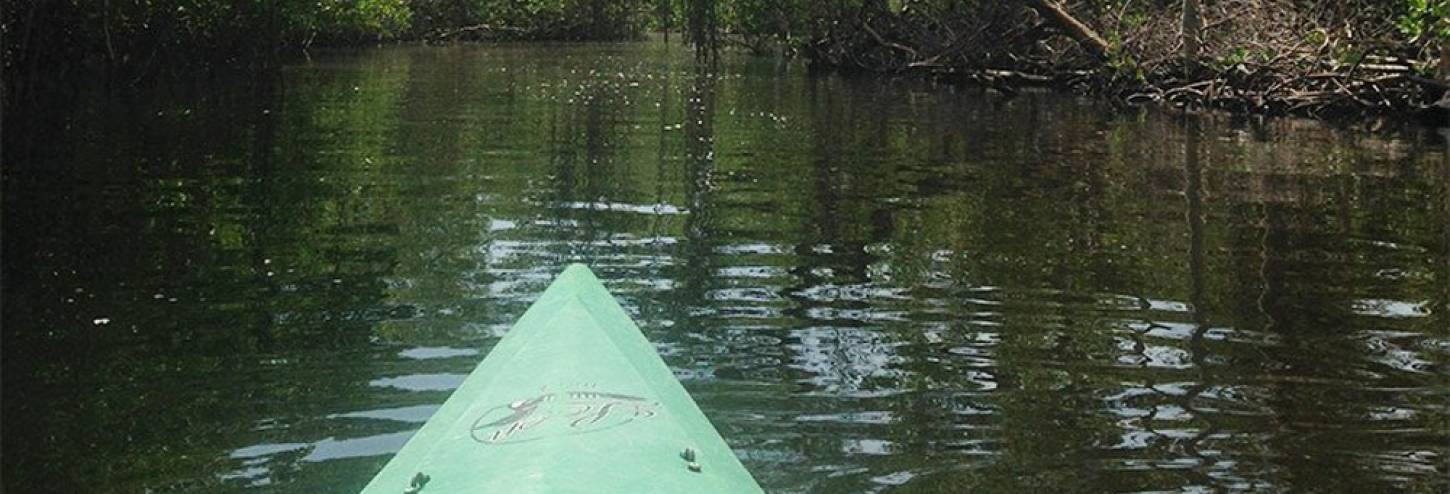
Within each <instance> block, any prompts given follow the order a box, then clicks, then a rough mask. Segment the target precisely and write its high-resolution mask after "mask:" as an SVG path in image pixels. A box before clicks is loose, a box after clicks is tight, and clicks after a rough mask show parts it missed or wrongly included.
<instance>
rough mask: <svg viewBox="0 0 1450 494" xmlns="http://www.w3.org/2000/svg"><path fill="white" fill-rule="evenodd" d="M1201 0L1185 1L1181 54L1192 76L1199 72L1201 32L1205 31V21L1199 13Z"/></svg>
mask: <svg viewBox="0 0 1450 494" xmlns="http://www.w3.org/2000/svg"><path fill="white" fill-rule="evenodd" d="M1198 2H1199V0H1183V24H1182V26H1181V27H1182V29H1183V31H1182V34H1181V35H1182V42H1183V49H1182V50H1181V51H1180V52H1179V54H1180V55H1181V56H1182V57H1183V67H1184V69H1185V70H1187V71H1188V72H1189V73H1190V74H1191V73H1193V72H1197V71H1198V51H1199V38H1198V36H1199V31H1201V30H1202V29H1203V19H1202V18H1201V17H1199V13H1198Z"/></svg>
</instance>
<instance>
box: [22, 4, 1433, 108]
mask: <svg viewBox="0 0 1450 494" xmlns="http://www.w3.org/2000/svg"><path fill="white" fill-rule="evenodd" d="M0 28H3V29H0V33H3V37H4V48H3V55H4V81H3V82H4V98H5V100H4V103H5V108H6V109H7V110H12V111H13V112H15V113H21V114H24V113H26V111H25V110H26V108H25V105H26V103H27V102H29V101H30V100H31V96H32V95H33V94H34V93H36V92H37V91H53V90H54V88H52V87H48V86H54V85H56V84H57V81H65V80H67V78H74V77H86V76H89V75H90V74H94V73H102V74H107V75H121V76H123V77H124V79H125V80H129V81H131V84H137V85H139V84H143V83H145V81H148V80H150V79H153V78H157V77H161V76H163V75H165V74H168V73H173V72H177V71H186V70H195V68H196V67H200V66H213V67H217V66H227V67H236V66H241V67H250V68H266V67H270V66H275V65H277V64H279V63H280V61H281V60H286V59H288V58H290V57H295V56H299V55H301V54H303V53H305V51H306V50H307V49H308V48H309V47H313V46H348V45H361V44H374V43H379V42H390V41H422V42H427V43H434V44H437V43H454V42H466V41H530V40H569V41H618V40H630V39H640V38H642V37H644V35H645V34H646V33H650V32H658V33H664V36H665V37H666V39H667V40H668V39H669V37H670V36H671V34H674V33H678V34H677V35H678V36H681V38H680V39H682V40H683V41H686V42H689V43H692V44H693V45H694V46H695V48H696V54H697V57H698V58H700V59H701V60H702V61H704V62H708V61H709V60H710V59H712V58H714V57H715V56H716V55H718V53H719V52H720V50H721V49H741V50H746V51H749V52H751V53H756V54H763V55H764V54H774V55H780V56H788V57H801V58H804V59H806V60H807V61H808V62H809V63H811V64H812V65H814V66H821V67H829V68H834V69H841V70H851V71H866V72H874V73H884V74H925V75H929V76H932V77H937V78H942V79H947V80H953V81H962V82H970V83H975V84H979V85H982V86H986V87H991V88H994V89H996V90H999V91H1002V92H1004V93H1008V94H1011V93H1014V92H1016V91H1017V90H1018V89H1019V88H1022V87H1029V86H1048V87H1055V88H1059V89H1063V90H1068V91H1073V92H1078V93H1086V94H1093V95H1097V96H1101V97H1103V98H1105V99H1108V100H1110V101H1116V102H1120V103H1125V104H1154V103H1157V104H1165V105H1170V106H1173V107H1178V108H1184V109H1189V110H1197V109H1220V110H1227V111H1229V112H1232V113H1240V114H1264V115H1297V116H1306V117H1313V118H1321V119H1344V118H1368V117H1376V116H1377V117H1388V118H1397V119H1398V118H1404V117H1408V118H1418V119H1420V120H1421V121H1423V122H1426V123H1429V124H1432V125H1443V124H1444V121H1445V115H1446V113H1447V111H1450V91H1447V89H1450V57H1441V55H1440V54H1441V52H1443V51H1450V0H1080V1H1068V0H1022V1H988V0H313V1H300V0H250V1H241V2H237V1H227V2H220V1H210V0H94V1H86V2H80V1H60V2H55V1H47V0H18V1H15V2H11V3H10V4H9V5H7V8H6V9H4V12H3V26H0ZM82 74H85V75H82ZM33 110H39V109H38V108H37V109H33ZM12 115H14V113H12Z"/></svg>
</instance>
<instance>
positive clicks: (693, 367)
mask: <svg viewBox="0 0 1450 494" xmlns="http://www.w3.org/2000/svg"><path fill="white" fill-rule="evenodd" d="M690 60H691V59H690V57H689V55H688V53H687V52H686V51H685V50H683V49H681V48H678V47H666V46H664V45H661V44H650V43H643V44H629V45H604V46H599V45H592V46H590V45H585V46H544V45H532V46H507V45H504V46H481V47H451V48H426V47H393V48H382V49H375V50H366V51H360V52H346V53H322V54H314V56H313V58H312V59H311V60H310V61H306V62H302V63H297V64H295V65H293V66H289V67H288V68H286V69H285V70H283V71H282V72H281V73H280V74H279V75H276V76H275V77H261V78H258V79H256V80H246V81H226V80H223V79H221V78H208V77H205V76H199V77H198V79H197V80H195V81H189V82H186V83H169V84H167V85H163V86H159V87H156V88H154V89H153V90H152V91H146V92H143V93H145V94H142V95H136V94H133V93H129V92H127V93H125V94H121V93H120V92H107V91H106V90H105V88H104V87H95V88H92V87H89V86H85V85H84V84H82V87H80V88H78V91H79V92H78V93H77V94H78V95H77V96H75V98H76V99H74V101H76V104H75V105H74V106H75V108H79V110H74V111H72V110H57V111H58V112H63V113H62V114H61V115H59V116H58V117H56V118H63V119H67V120H68V121H69V122H70V124H69V126H68V127H66V128H64V129H62V130H58V131H57V132H55V133H54V134H51V135H45V136H39V137H36V136H31V138H30V140H28V141H25V142H22V143H21V144H22V145H25V146H28V147H27V148H26V149H28V150H29V151H27V154H25V155H24V158H23V159H21V160H20V161H18V162H12V163H7V164H6V169H5V189H4V205H5V210H4V213H5V216H4V221H5V224H4V247H5V251H4V262H5V263H4V290H5V293H4V335H3V336H4V347H3V348H4V360H3V375H4V401H3V409H4V439H3V441H4V445H3V446H4V461H3V465H4V466H3V472H0V473H3V479H4V481H3V483H4V487H5V488H8V489H9V490H13V491H14V492H118V493H121V492H125V493H131V492H157V493H162V492H166V493H170V492H246V493H253V492H256V493H261V492H279V493H281V492H287V493H351V492H355V491H356V490H357V489H358V488H360V487H361V486H362V485H363V484H364V483H366V482H367V480H368V479H369V478H370V477H371V476H372V475H373V473H375V472H376V471H377V470H378V469H379V468H380V467H381V466H382V464H383V463H384V462H386V461H387V460H388V458H389V456H390V455H391V454H393V453H394V452H395V451H397V450H398V448H399V447H401V445H402V444H403V442H404V441H406V439H407V438H408V437H409V435H410V434H411V433H412V431H414V430H415V429H417V428H418V427H419V426H420V424H421V423H423V422H424V421H425V420H426V419H427V418H428V417H429V415H430V414H431V413H432V412H433V411H434V410H435V409H436V407H437V406H438V405H439V404H440V403H441V402H442V401H443V400H444V399H445V398H446V397H447V395H448V393H449V391H450V390H451V389H452V388H454V387H455V386H456V385H458V383H459V382H460V380H461V379H462V378H463V376H464V374H465V373H467V372H468V371H469V370H470V369H471V368H472V367H473V365H474V364H475V363H476V362H477V361H478V360H479V359H480V358H481V357H482V355H483V354H484V353H485V352H487V351H488V349H489V348H491V347H492V346H493V345H494V343H495V342H497V341H498V339H499V337H500V336H501V335H502V334H503V333H505V332H506V331H507V330H508V327H509V324H510V323H511V322H512V321H513V320H514V319H515V318H516V317H518V316H519V315H520V314H521V313H522V312H523V311H524V309H525V308H526V307H527V306H528V305H529V302H530V301H531V300H533V299H534V298H535V297H536V296H537V295H538V294H539V292H540V291H541V290H542V289H543V288H544V287H545V286H546V285H547V284H548V282H549V280H550V279H551V277H552V276H553V275H554V274H556V273H557V272H558V271H559V270H560V269H561V268H562V266H564V265H565V264H566V263H570V262H586V263H589V264H590V265H591V266H593V267H594V268H595V270H596V272H597V273H598V274H599V276H600V277H601V278H603V279H604V280H605V281H606V284H607V285H608V286H609V288H610V289H611V290H613V291H614V292H615V293H616V294H617V295H618V297H619V299H620V301H621V302H622V303H623V304H624V305H625V306H626V308H627V310H629V311H630V312H631V313H632V314H633V315H634V316H635V317H637V318H638V321H639V322H640V324H641V326H642V327H643V329H644V331H645V332H646V333H647V335H648V336H649V337H650V338H651V339H652V340H653V341H654V342H656V344H657V345H658V347H659V349H660V351H661V352H662V354H663V355H664V356H665V360H666V361H667V362H668V363H669V364H670V366H671V367H673V368H674V370H675V372H676V374H677V375H678V376H679V377H680V379H681V380H682V381H683V382H684V384H685V386H686V387H687V388H688V389H689V390H690V391H691V392H692V393H694V394H695V396H696V397H697V399H698V400H699V402H700V405H701V407H702V408H703V409H704V410H705V411H706V413H707V414H709V415H710V417H711V418H712V419H713V420H714V422H715V423H716V425H717V426H718V427H719V428H720V430H721V432H722V433H723V435H724V436H725V437H726V438H727V439H728V440H729V442H730V444H731V446H733V447H734V448H735V450H736V452H737V453H738V454H739V455H740V457H741V458H742V459H743V460H744V462H745V464H746V466H747V467H748V468H750V469H751V470H752V471H753V472H754V473H755V475H756V476H757V477H758V478H759V480H760V482H761V483H762V484H763V485H764V486H765V487H766V488H767V490H769V491H772V492H821V493H837V492H964V491H976V492H1041V491H1042V490H1044V489H1050V490H1053V491H1067V492H1077V491H1170V492H1175V491H1176V492H1207V491H1220V490H1222V491H1265V492H1273V491H1284V490H1298V491H1354V492H1383V491H1418V492H1446V491H1447V489H1450V480H1447V478H1450V459H1447V458H1450V456H1447V455H1450V367H1447V362H1450V306H1447V304H1450V160H1447V157H1446V153H1445V142H1444V140H1443V139H1442V137H1441V136H1439V135H1436V134H1434V133H1433V132H1431V131H1412V132H1411V133H1410V134H1408V135H1400V136H1398V137H1384V136H1380V137H1368V136H1363V135H1358V136H1357V135H1353V134H1349V133H1345V132H1338V131H1332V130H1326V129H1324V128H1322V127H1321V126H1318V125H1314V124H1305V123H1302V122H1277V123H1272V124H1269V125H1258V126H1256V125H1243V124H1234V123H1232V122H1212V121H1185V120H1182V119H1179V118H1178V117H1174V116H1171V115H1164V114H1159V113H1152V112H1150V113H1148V114H1143V115H1139V114H1123V113H1114V112H1109V111H1106V109H1104V108H1102V107H1100V106H1095V105H1092V104H1089V103H1086V102H1083V101H1079V100H1076V99H1074V98H1070V97H1064V96H1054V95H1045V94H1041V95H1039V94H1026V95H1021V96H1018V97H1016V98H1010V99H1009V98H1003V97H1000V96H997V95H994V94H991V93H983V92H981V91H978V90H975V89H970V88H951V87H944V86H937V85H932V84H930V83H926V82H921V81H892V80H878V79H871V78H859V77H841V76H838V75H830V74H812V73H810V72H809V71H807V70H806V68H805V67H803V66H801V65H796V64H787V63H780V62H778V61H774V60H769V59H748V58H737V59H732V60H730V61H728V62H727V63H726V64H725V65H724V66H723V67H722V68H721V69H720V70H718V71H715V73H709V72H704V71H698V70H696V69H695V68H694V67H693V66H692V64H691V63H690ZM98 86H99V85H98ZM64 112H71V113H64ZM67 115H68V116H67ZM7 124H10V122H7ZM17 141H18V139H17ZM11 144H15V143H14V142H12V143H11Z"/></svg>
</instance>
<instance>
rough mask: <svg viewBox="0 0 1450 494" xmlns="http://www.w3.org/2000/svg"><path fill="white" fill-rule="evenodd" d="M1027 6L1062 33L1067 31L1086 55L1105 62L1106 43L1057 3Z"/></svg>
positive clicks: (1032, 0)
mask: <svg viewBox="0 0 1450 494" xmlns="http://www.w3.org/2000/svg"><path fill="white" fill-rule="evenodd" d="M1027 5H1028V6H1029V7H1032V10H1036V11H1037V13H1038V14H1040V15H1042V16H1043V17H1046V18H1048V19H1050V20H1052V22H1053V23H1054V24H1057V25H1058V27H1061V28H1062V29H1063V30H1064V31H1067V35H1068V36H1070V37H1072V39H1074V40H1077V42H1078V44H1080V45H1082V46H1083V48H1085V49H1087V51H1088V53H1091V54H1092V55H1093V56H1094V57H1097V58H1098V59H1100V60H1106V59H1107V58H1108V52H1109V51H1110V49H1109V47H1108V42H1107V41H1104V40H1103V37H1102V36H1099V35H1098V33H1097V32H1096V31H1093V29H1092V28H1090V27H1088V26H1087V24H1083V23H1082V21H1079V20H1077V18H1075V17H1073V16H1072V14H1071V13H1069V12H1068V11H1067V9H1064V8H1062V6H1060V5H1058V4H1057V2H1054V1H1052V0H1027Z"/></svg>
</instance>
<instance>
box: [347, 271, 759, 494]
mask: <svg viewBox="0 0 1450 494" xmlns="http://www.w3.org/2000/svg"><path fill="white" fill-rule="evenodd" d="M362 492H363V494H399V493H403V494H445V493H446V494H461V493H489V494H497V493H504V492H507V493H564V492H589V493H615V492H618V493H650V492H659V493H666V492H668V493H680V492H690V493H737V492H741V493H746V492H751V493H754V492H762V490H761V488H760V486H759V484H757V483H756V482H755V479H754V478H753V477H751V475H750V472H748V471H746V470H745V467H744V466H742V465H741V464H740V460H739V459H737V458H736V457H735V453H734V452H733V451H731V450H730V447H729V446H727V445H726V444H725V440H724V439H723V438H721V437H720V433H719V432H718V431H716V430H715V428H714V427H713V426H712V425H710V421H709V420H708V419H706V418H705V414H704V413H702V412H701V411H700V408H699V406H697V405H696V404H695V401H694V400H693V399H691V398H690V395H689V393H688V392H686V391H685V388H684V386H682V385H680V382H679V380H677V379H675V376H674V374H673V373H672V372H671V371H670V369H669V367H668V366H666V365H665V362H664V360H662V359H661V358H660V356H659V354H658V353H657V352H656V351H655V348H654V345H652V344H650V342H649V341H648V340H646V339H645V337H644V334H642V333H640V330H639V328H638V327H637V326H635V324H634V321H632V320H631V319H630V317H629V315H628V314H626V313H625V312H624V309H622V308H620V306H619V304H618V303H617V302H615V300H614V297H613V296H611V295H610V294H609V292H608V291H607V290H605V288H604V285H602V284H600V282H599V279H598V278H596V277H595V276H594V273H592V272H590V271H589V268H587V267H584V266H583V265H580V264H575V265H571V266H569V267H568V268H567V269H565V270H564V272H563V273H562V274H560V275H559V277H558V278H556V279H555V280H554V282H553V283H552V284H550V285H549V288H548V289H546V290H544V293H543V294H542V295H540V296H539V299H538V300H537V301H535V302H534V304H533V305H532V306H530V307H529V309H528V310H527V311H525V312H524V315H523V317H521V318H520V319H519V320H518V322H517V323H515V324H514V326H513V328H512V329H510V330H509V332H508V333H507V334H505V335H504V337H503V339H501V340H500V341H499V342H498V344H497V345H496V346H495V347H494V348H493V350H492V351H490V352H489V353H488V356H487V357H485V358H484V359H483V362H481V363H479V364H478V367H476V368H474V370H473V372H472V373H470V374H469V375H468V378H467V379H465V380H464V381H463V384H462V385H461V386H459V387H458V389H457V390H456V391H454V392H453V395H452V396H450V397H449V398H448V400H447V401H445V402H444V403H443V406H442V407H440V408H439V409H438V411H437V412H436V413H434V414H433V417H432V418H430V419H428V422H427V423H425V424H423V427H422V428H421V429H419V430H418V432H417V433H416V434H414V435H413V437H412V438H411V439H409V440H408V443H407V444H406V445H404V446H403V449H402V450H401V451H399V452H398V454H397V456H394V457H393V458H392V460H390V461H388V464H387V465H386V466H384V467H383V470H382V471H381V472H379V473H378V474H377V476H376V477H373V479H372V481H371V482H369V483H368V485H367V487H365V488H363V491H362Z"/></svg>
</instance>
